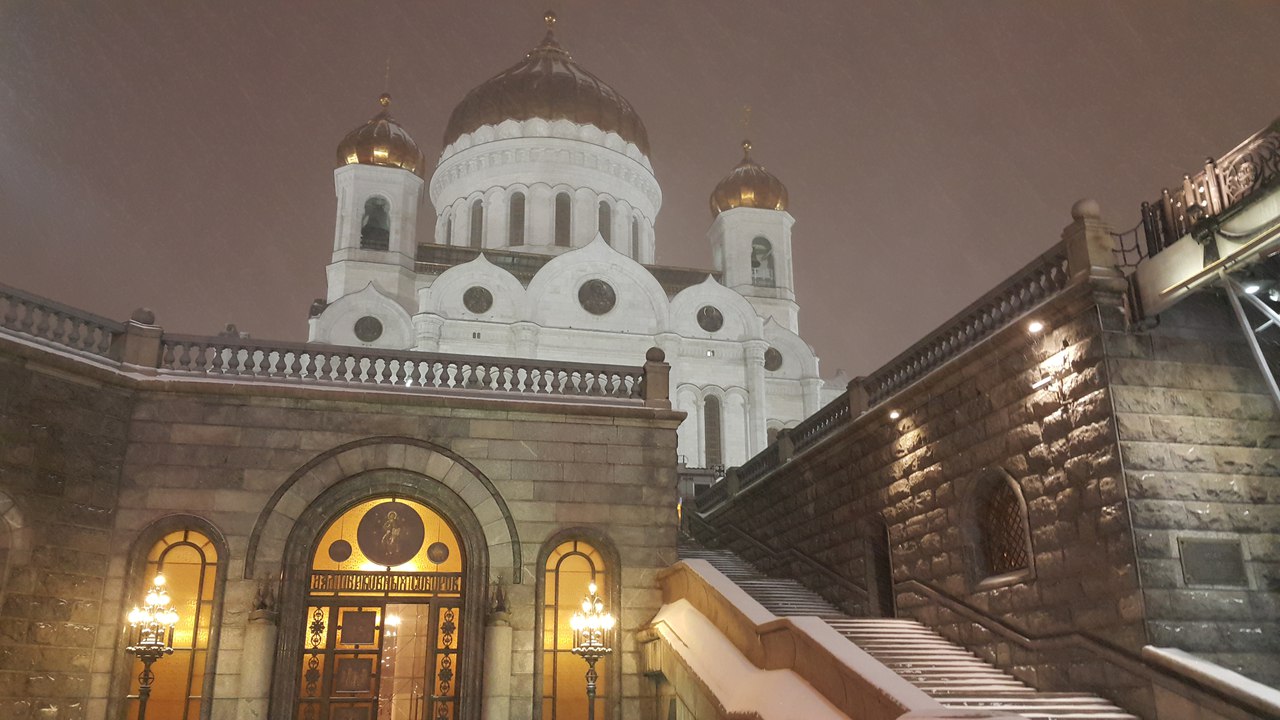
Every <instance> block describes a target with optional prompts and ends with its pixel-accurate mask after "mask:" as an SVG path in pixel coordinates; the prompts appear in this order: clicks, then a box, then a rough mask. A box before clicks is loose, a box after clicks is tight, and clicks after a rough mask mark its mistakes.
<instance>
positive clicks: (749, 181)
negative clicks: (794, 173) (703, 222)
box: [711, 140, 787, 217]
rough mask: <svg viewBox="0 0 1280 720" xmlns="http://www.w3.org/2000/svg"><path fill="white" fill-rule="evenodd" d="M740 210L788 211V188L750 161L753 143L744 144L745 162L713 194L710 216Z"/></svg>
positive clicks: (743, 155) (744, 141)
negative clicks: (741, 208)
mask: <svg viewBox="0 0 1280 720" xmlns="http://www.w3.org/2000/svg"><path fill="white" fill-rule="evenodd" d="M738 207H750V208H760V209H762V210H786V209H787V186H786V185H783V184H782V181H781V180H779V179H778V178H776V177H774V176H773V173H771V172H769V171H768V170H765V169H764V166H763V165H760V164H759V163H757V162H756V161H755V160H752V159H751V141H750V140H743V141H742V162H740V163H738V166H737V167H735V168H734V169H733V171H732V172H730V173H729V174H728V175H727V176H725V178H724V179H723V180H721V181H720V184H718V185H716V189H715V190H714V191H712V193H711V217H715V216H717V215H719V214H720V213H722V212H724V211H725V210H732V209H734V208H738Z"/></svg>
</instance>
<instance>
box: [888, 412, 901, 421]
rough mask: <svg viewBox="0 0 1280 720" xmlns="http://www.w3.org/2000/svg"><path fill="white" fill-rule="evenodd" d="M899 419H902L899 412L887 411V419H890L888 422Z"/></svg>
mask: <svg viewBox="0 0 1280 720" xmlns="http://www.w3.org/2000/svg"><path fill="white" fill-rule="evenodd" d="M900 417H902V413H901V412H899V411H897V410H890V411H889V419H890V420H897V419H898V418H900Z"/></svg>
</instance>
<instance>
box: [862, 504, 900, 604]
mask: <svg viewBox="0 0 1280 720" xmlns="http://www.w3.org/2000/svg"><path fill="white" fill-rule="evenodd" d="M868 545H869V547H868V548H867V549H868V551H869V552H868V553H867V555H868V558H867V559H868V564H869V565H870V568H871V572H870V573H869V575H870V577H869V578H868V580H870V583H869V584H870V586H871V593H870V595H871V599H872V601H873V602H874V603H875V605H876V607H875V613H876V614H877V615H878V616H880V617H896V616H897V614H898V613H897V610H896V608H895V607H894V593H893V553H892V550H890V546H889V527H888V526H887V525H885V523H884V522H883V521H880V522H874V523H872V524H871V537H870V539H869V541H868Z"/></svg>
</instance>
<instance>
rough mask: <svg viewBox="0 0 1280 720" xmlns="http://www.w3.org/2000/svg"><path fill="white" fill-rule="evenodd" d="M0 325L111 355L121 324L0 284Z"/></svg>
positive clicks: (46, 340)
mask: <svg viewBox="0 0 1280 720" xmlns="http://www.w3.org/2000/svg"><path fill="white" fill-rule="evenodd" d="M0 327H3V328H4V329H5V330H7V331H9V332H12V333H17V334H20V335H25V336H27V337H30V338H34V339H36V340H38V341H41V342H43V343H48V344H52V345H55V346H59V347H62V348H65V349H69V350H74V351H77V352H82V353H88V354H90V355H96V356H99V357H110V356H111V348H112V341H113V340H114V339H115V338H116V337H118V336H119V335H121V334H122V333H123V332H124V324H123V323H119V322H116V321H114V320H108V319H107V318H104V317H99V316H97V315H94V314H93V313H89V312H85V311H83V310H77V309H76V308H73V307H68V306H66V305H62V304H60V303H56V302H54V301H52V300H47V299H45V298H42V297H39V296H38V295H32V294H31V293H28V292H24V291H22V290H19V289H17V288H13V287H9V286H8V285H0Z"/></svg>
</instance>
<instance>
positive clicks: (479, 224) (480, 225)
mask: <svg viewBox="0 0 1280 720" xmlns="http://www.w3.org/2000/svg"><path fill="white" fill-rule="evenodd" d="M470 244H471V247H473V248H478V247H482V246H483V245H484V201H483V200H481V199H479V198H476V201H475V202H473V203H471V243H470Z"/></svg>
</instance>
